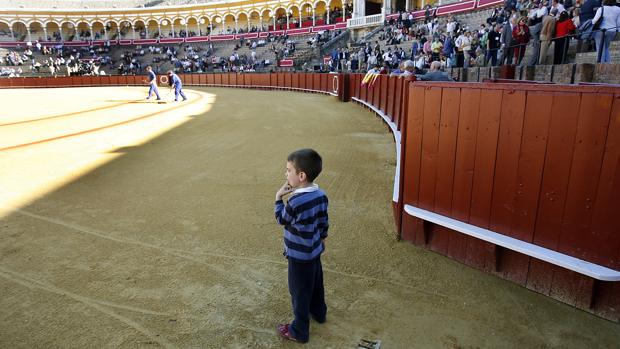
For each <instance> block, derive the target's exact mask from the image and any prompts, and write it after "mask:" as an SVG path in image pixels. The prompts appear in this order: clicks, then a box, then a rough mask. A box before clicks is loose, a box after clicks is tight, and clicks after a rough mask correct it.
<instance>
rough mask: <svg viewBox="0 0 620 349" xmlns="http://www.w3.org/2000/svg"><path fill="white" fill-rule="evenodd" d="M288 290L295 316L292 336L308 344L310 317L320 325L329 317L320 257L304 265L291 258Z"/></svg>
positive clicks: (291, 327) (292, 324)
mask: <svg viewBox="0 0 620 349" xmlns="http://www.w3.org/2000/svg"><path fill="white" fill-rule="evenodd" d="M288 290H289V292H290V294H291V300H292V301H293V313H294V314H295V320H293V322H292V323H291V326H290V329H291V334H292V335H293V337H295V338H296V339H297V340H299V341H301V342H307V341H308V339H309V337H310V315H312V317H313V318H314V319H315V320H316V321H317V322H320V323H321V322H324V321H325V319H326V315H327V305H325V291H324V289H323V267H322V266H321V257H320V256H319V257H317V258H316V259H313V260H311V261H308V262H303V263H302V262H295V261H293V260H291V259H290V258H289V260H288Z"/></svg>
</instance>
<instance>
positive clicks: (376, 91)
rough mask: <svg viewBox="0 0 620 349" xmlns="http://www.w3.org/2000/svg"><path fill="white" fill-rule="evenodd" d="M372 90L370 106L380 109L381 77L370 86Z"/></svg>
mask: <svg viewBox="0 0 620 349" xmlns="http://www.w3.org/2000/svg"><path fill="white" fill-rule="evenodd" d="M371 89H372V105H373V106H374V107H375V108H377V109H380V108H381V76H379V77H378V78H377V80H376V81H375V83H374V85H372V86H371Z"/></svg>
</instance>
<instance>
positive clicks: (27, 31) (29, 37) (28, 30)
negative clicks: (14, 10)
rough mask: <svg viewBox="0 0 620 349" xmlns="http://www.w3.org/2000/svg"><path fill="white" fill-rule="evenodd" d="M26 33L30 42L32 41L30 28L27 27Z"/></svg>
mask: <svg viewBox="0 0 620 349" xmlns="http://www.w3.org/2000/svg"><path fill="white" fill-rule="evenodd" d="M26 33H28V41H32V35H31V34H30V26H28V25H27V26H26Z"/></svg>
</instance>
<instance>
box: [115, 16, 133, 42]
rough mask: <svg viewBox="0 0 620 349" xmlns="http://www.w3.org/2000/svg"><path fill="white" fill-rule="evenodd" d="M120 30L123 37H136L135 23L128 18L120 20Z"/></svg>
mask: <svg viewBox="0 0 620 349" xmlns="http://www.w3.org/2000/svg"><path fill="white" fill-rule="evenodd" d="M118 30H119V33H120V34H121V35H120V38H121V39H134V37H133V23H132V22H131V21H130V20H128V19H125V18H123V19H122V20H120V22H119V23H118Z"/></svg>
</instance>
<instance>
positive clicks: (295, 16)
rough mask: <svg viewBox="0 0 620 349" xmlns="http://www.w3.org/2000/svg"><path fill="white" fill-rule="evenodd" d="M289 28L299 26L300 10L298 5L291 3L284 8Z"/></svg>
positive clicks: (300, 20)
mask: <svg viewBox="0 0 620 349" xmlns="http://www.w3.org/2000/svg"><path fill="white" fill-rule="evenodd" d="M286 13H287V16H288V21H289V28H301V22H302V19H301V16H300V14H301V11H300V7H299V5H291V6H289V7H288V8H287V9H286Z"/></svg>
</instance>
